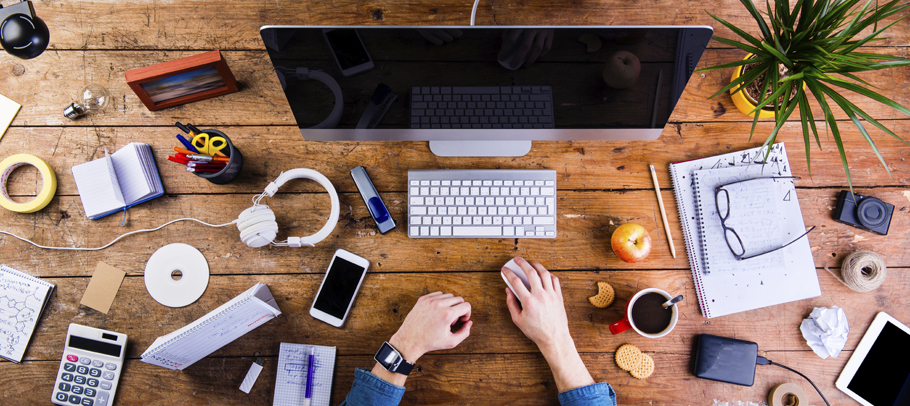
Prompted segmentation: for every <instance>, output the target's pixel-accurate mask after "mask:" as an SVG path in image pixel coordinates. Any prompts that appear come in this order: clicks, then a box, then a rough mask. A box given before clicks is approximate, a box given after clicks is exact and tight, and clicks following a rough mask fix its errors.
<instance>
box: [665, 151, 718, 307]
mask: <svg viewBox="0 0 910 406" xmlns="http://www.w3.org/2000/svg"><path fill="white" fill-rule="evenodd" d="M670 174H671V176H670V180H671V181H672V182H673V194H674V195H675V197H676V201H677V202H681V201H683V197H682V195H680V192H681V191H682V188H681V187H679V185H677V184H676V179H677V178H678V176H677V172H676V166H674V165H672V164H671V165H670ZM693 181H694V180H693ZM677 207H678V208H679V217H680V219H681V221H680V222H679V223H680V225H681V226H682V227H683V233H684V234H685V235H686V237H687V238H683V240H685V242H686V253H687V255H688V257H689V267H690V268H692V281H693V282H694V283H695V293H696V294H697V295H698V306H699V307H701V313H702V315H704V316H705V317H707V318H710V317H711V311H710V310H708V308H707V306H705V301H704V286H703V285H702V283H701V264H700V263H699V261H698V258H697V257H696V256H695V252H697V251H695V250H701V247H696V246H694V245H693V244H692V240H693V238H692V236H693V235H695V234H692V230H691V229H690V228H689V221H688V219H689V213H686V208H685V206H684V205H682V204H679V205H677ZM692 215H697V213H692Z"/></svg>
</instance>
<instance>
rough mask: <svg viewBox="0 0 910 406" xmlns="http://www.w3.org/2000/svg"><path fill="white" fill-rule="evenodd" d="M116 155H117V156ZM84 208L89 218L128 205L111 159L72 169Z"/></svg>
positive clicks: (97, 160) (98, 160) (103, 159)
mask: <svg viewBox="0 0 910 406" xmlns="http://www.w3.org/2000/svg"><path fill="white" fill-rule="evenodd" d="M115 155H116V154H115ZM72 172H73V179H74V180H75V181H76V190H78V191H79V199H80V200H82V208H83V209H84V210H85V215H86V216H88V217H89V218H92V217H96V216H98V215H99V214H102V213H107V212H111V211H115V210H118V209H121V208H123V206H125V205H126V203H125V202H124V199H123V195H122V194H121V192H120V186H119V185H118V182H117V175H116V174H115V173H114V167H113V163H112V160H111V158H110V157H109V156H108V155H107V151H105V157H104V158H101V159H96V160H94V161H90V162H86V163H84V164H79V165H76V166H74V167H73V168H72Z"/></svg>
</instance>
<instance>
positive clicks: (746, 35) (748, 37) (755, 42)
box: [705, 11, 761, 48]
mask: <svg viewBox="0 0 910 406" xmlns="http://www.w3.org/2000/svg"><path fill="white" fill-rule="evenodd" d="M705 13H707V14H708V15H709V16H711V18H713V19H715V20H717V21H718V22H720V23H721V24H723V25H724V27H727V28H729V29H730V30H731V31H733V32H735V33H736V35H739V36H740V37H742V39H744V40H746V41H748V42H749V43H750V44H752V45H753V46H755V47H756V48H761V40H759V39H758V38H755V37H753V36H751V35H749V33H747V32H745V31H743V30H741V29H739V27H737V26H735V25H733V24H731V23H729V22H727V21H726V20H724V19H722V18H720V17H718V16H715V15H714V14H711V13H709V12H708V11H705ZM715 39H716V38H715ZM731 45H732V44H731Z"/></svg>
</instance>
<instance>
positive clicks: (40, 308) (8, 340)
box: [0, 265, 54, 363]
mask: <svg viewBox="0 0 910 406" xmlns="http://www.w3.org/2000/svg"><path fill="white" fill-rule="evenodd" d="M53 291H54V285H52V284H50V283H47V282H45V281H43V280H41V279H38V278H36V277H34V276H31V275H29V274H26V273H24V272H22V271H18V270H15V269H13V268H10V267H8V266H6V265H0V357H3V358H6V359H8V360H10V361H13V362H15V363H19V362H21V361H22V356H23V355H25V347H26V346H28V342H29V341H30V340H31V339H32V334H34V333H35V325H37V324H38V319H40V318H41V314H42V313H44V308H45V307H47V302H48V301H50V297H51V292H53Z"/></svg>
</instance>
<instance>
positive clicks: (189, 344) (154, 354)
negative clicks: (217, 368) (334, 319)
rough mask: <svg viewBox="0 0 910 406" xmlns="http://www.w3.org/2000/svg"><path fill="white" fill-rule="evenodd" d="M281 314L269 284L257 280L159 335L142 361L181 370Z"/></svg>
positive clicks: (143, 355)
mask: <svg viewBox="0 0 910 406" xmlns="http://www.w3.org/2000/svg"><path fill="white" fill-rule="evenodd" d="M279 314H281V310H279V309H278V305H277V304H276V303H275V299H274V298H273V297H272V293H271V292H270V291H269V287H268V286H266V285H265V284H262V283H257V284H256V285H255V286H253V287H252V288H250V289H249V290H247V291H246V292H243V293H242V294H240V296H237V297H235V298H233V299H231V301H229V302H227V303H225V304H223V305H221V306H220V307H218V308H217V309H215V310H212V311H211V312H209V314H206V315H205V316H202V317H201V318H199V319H198V320H196V321H194V322H192V323H190V324H188V325H187V326H185V327H183V328H181V329H179V330H177V331H175V332H173V333H170V334H168V335H164V336H161V337H158V338H157V339H156V340H155V342H153V343H152V345H151V346H150V347H149V348H148V349H147V350H145V352H144V353H142V362H146V363H149V364H152V365H158V366H162V367H165V368H168V369H179V370H181V371H182V370H184V369H186V367H188V366H190V365H193V363H195V362H196V361H199V360H201V359H203V358H205V357H206V356H208V355H209V354H211V353H213V352H215V351H217V350H218V349H220V348H221V347H224V346H225V345H227V344H229V343H230V342H232V341H234V340H236V339H238V338H240V337H241V336H242V335H244V334H246V333H248V332H250V331H253V329H255V328H256V327H259V326H261V325H263V324H265V322H267V321H269V320H271V319H274V318H275V317H277V316H278V315H279Z"/></svg>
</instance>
